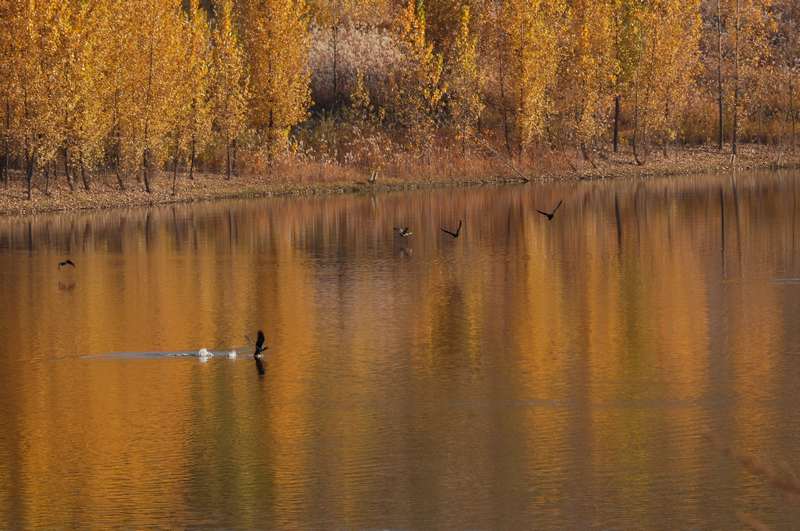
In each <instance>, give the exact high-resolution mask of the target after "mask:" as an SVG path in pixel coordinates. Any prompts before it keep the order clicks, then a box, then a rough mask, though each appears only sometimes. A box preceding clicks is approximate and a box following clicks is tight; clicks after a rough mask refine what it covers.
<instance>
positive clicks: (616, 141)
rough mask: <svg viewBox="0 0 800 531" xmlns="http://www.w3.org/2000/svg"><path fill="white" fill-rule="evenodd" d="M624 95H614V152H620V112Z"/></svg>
mask: <svg viewBox="0 0 800 531" xmlns="http://www.w3.org/2000/svg"><path fill="white" fill-rule="evenodd" d="M621 99H622V96H620V95H619V94H617V95H616V96H614V153H618V152H619V113H620V100H621Z"/></svg>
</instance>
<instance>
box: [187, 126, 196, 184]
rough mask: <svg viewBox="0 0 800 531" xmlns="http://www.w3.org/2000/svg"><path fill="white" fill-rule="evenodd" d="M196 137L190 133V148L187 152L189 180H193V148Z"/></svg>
mask: <svg viewBox="0 0 800 531" xmlns="http://www.w3.org/2000/svg"><path fill="white" fill-rule="evenodd" d="M196 143H197V141H196V139H195V137H194V135H192V150H191V153H189V180H190V181H193V180H194V157H195V148H196Z"/></svg>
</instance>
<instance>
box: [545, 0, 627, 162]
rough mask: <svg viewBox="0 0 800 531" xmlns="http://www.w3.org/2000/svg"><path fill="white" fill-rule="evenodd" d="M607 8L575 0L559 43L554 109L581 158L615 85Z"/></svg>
mask: <svg viewBox="0 0 800 531" xmlns="http://www.w3.org/2000/svg"><path fill="white" fill-rule="evenodd" d="M613 9H614V4H613V3H612V2H609V1H601V2H592V1H584V0H578V1H575V2H574V3H573V4H572V8H571V10H570V18H569V22H568V24H569V31H568V32H567V33H566V34H565V38H564V42H563V43H562V45H561V47H562V49H563V50H564V56H563V58H562V63H561V65H560V69H559V81H558V83H559V89H558V91H557V92H558V99H557V101H556V104H557V110H558V112H559V114H560V115H561V119H562V121H563V122H564V126H565V128H566V130H567V131H568V133H567V134H568V136H569V138H571V139H572V140H573V141H574V142H575V143H576V144H577V146H578V147H579V148H580V150H581V153H582V154H583V157H584V158H585V159H589V155H588V153H587V147H590V146H593V145H594V144H595V142H596V141H597V139H599V138H600V136H601V135H602V134H603V133H604V131H605V129H606V126H607V124H608V109H609V105H610V102H611V98H612V93H613V92H614V91H615V89H617V90H618V86H617V84H616V83H615V82H616V80H617V78H618V72H619V69H618V62H617V60H616V57H615V54H614V38H615V35H614V25H613V20H614V17H613V15H614V12H613ZM617 96H619V94H618V93H617ZM617 102H619V99H618V98H617ZM589 160H590V159H589Z"/></svg>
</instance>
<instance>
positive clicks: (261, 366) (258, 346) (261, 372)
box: [253, 330, 267, 376]
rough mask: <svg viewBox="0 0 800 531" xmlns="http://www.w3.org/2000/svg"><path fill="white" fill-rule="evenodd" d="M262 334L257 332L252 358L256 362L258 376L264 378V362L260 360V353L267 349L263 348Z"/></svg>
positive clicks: (261, 356)
mask: <svg viewBox="0 0 800 531" xmlns="http://www.w3.org/2000/svg"><path fill="white" fill-rule="evenodd" d="M264 341H265V339H264V332H262V331H261V330H259V331H258V338H256V351H255V352H254V353H253V358H254V359H255V360H256V369H258V374H259V375H261V376H264V372H265V371H264V362H263V361H262V358H263V357H264V356H263V355H262V354H261V353H262V352H264V351H265V350H267V347H265V346H264Z"/></svg>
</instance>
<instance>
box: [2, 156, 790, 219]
mask: <svg viewBox="0 0 800 531" xmlns="http://www.w3.org/2000/svg"><path fill="white" fill-rule="evenodd" d="M735 165H736V167H737V168H738V169H740V170H748V169H769V168H774V169H779V168H797V167H800V153H792V152H789V151H786V150H783V149H780V148H775V147H767V146H756V145H750V146H745V147H744V148H740V154H739V156H738V158H737V160H736V162H735ZM733 166H734V163H733V162H732V161H731V158H730V155H729V154H727V153H720V152H718V151H717V150H716V149H713V148H708V147H697V148H680V149H674V150H671V151H668V152H667V154H666V156H665V155H664V154H663V153H661V152H658V153H652V154H651V155H650V157H649V158H648V159H647V161H646V162H645V164H643V165H638V164H636V162H635V161H634V160H633V158H632V156H631V155H630V154H627V153H626V154H607V155H605V156H596V157H593V158H592V159H590V160H586V159H584V158H583V157H582V156H580V155H579V154H577V153H574V152H555V151H540V152H538V153H534V154H533V155H531V156H530V157H527V158H524V159H519V158H508V157H505V156H503V155H501V154H499V153H496V152H495V153H492V152H483V153H481V152H476V151H472V152H462V150H460V149H457V148H456V149H451V150H449V151H442V152H439V153H436V152H434V153H432V154H430V155H426V156H422V157H412V156H396V157H394V158H393V159H392V160H391V161H388V162H382V161H376V162H374V163H372V164H368V165H346V164H339V163H335V162H316V161H309V160H302V159H297V160H290V161H286V162H282V163H279V164H275V165H273V166H272V167H271V168H269V171H267V170H266V169H264V168H257V167H246V168H245V169H244V170H243V172H242V175H239V176H235V177H233V178H232V179H230V180H226V179H225V178H224V177H222V176H220V175H217V174H211V173H195V178H194V179H192V180H190V179H188V178H187V176H186V175H185V174H179V177H178V182H177V188H176V193H175V194H173V193H172V179H171V174H170V172H163V173H162V174H161V175H160V176H159V178H157V179H156V180H155V182H154V184H153V186H152V191H151V193H146V192H145V191H144V190H143V186H142V185H141V184H140V183H137V182H136V181H135V180H132V181H130V182H129V183H128V186H127V188H126V190H124V191H121V190H119V189H118V187H117V184H116V178H115V177H113V176H111V175H102V174H101V175H95V176H93V179H92V182H91V186H90V190H88V191H87V190H85V189H83V187H80V186H76V189H75V190H70V188H69V187H68V186H67V184H66V183H65V182H64V179H63V177H61V178H58V177H56V178H55V179H53V178H51V179H50V182H49V184H48V186H47V187H46V188H45V185H44V184H45V183H44V182H43V180H42V179H41V178H37V179H36V180H35V182H34V187H33V194H32V199H31V200H28V199H27V198H26V189H25V186H24V182H23V179H22V175H20V174H19V173H15V172H11V175H12V178H11V181H10V183H9V184H8V185H7V186H5V187H3V186H2V185H0V214H3V215H15V214H32V213H38V212H51V211H61V210H64V211H68V210H81V209H100V208H113V207H119V206H145V205H156V204H167V203H179V202H193V201H206V200H212V199H230V198H247V197H268V196H281V195H315V194H329V193H359V192H361V193H371V192H377V191H392V190H406V189H416V188H430V187H443V186H475V185H484V184H507V183H524V182H527V181H553V180H582V179H610V178H647V177H660V176H672V175H693V174H702V173H718V172H725V171H730V170H731V169H732V168H733ZM373 174H374V176H375V181H374V182H371V181H370V176H371V175H373ZM45 189H46V192H45Z"/></svg>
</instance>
